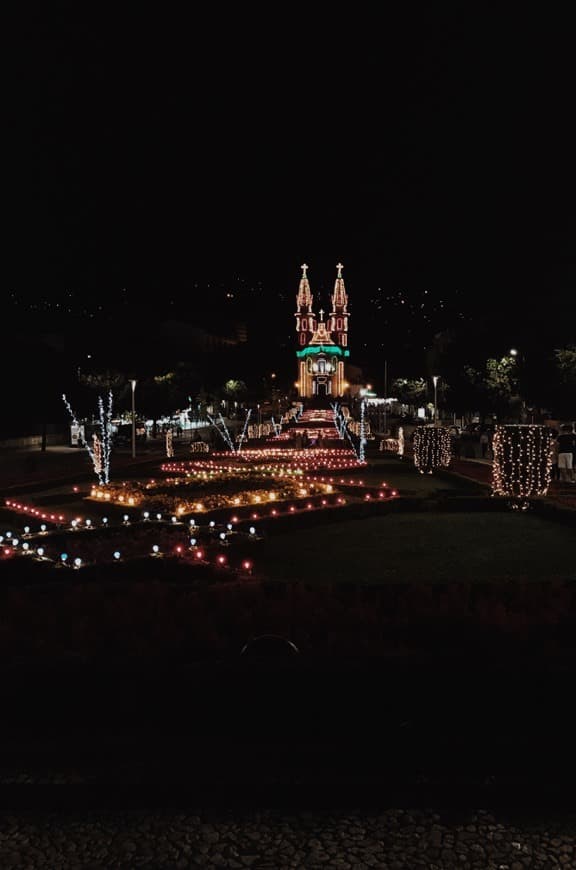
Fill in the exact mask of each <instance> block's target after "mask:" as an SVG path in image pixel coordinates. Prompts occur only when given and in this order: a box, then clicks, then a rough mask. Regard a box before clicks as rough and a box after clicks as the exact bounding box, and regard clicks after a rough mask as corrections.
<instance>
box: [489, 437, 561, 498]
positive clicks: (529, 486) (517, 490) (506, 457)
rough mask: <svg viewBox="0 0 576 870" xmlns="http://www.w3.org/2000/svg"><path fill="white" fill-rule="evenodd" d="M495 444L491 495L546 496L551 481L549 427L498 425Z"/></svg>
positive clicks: (511, 496)
mask: <svg viewBox="0 0 576 870" xmlns="http://www.w3.org/2000/svg"><path fill="white" fill-rule="evenodd" d="M492 445H493V452H494V460H493V464H492V495H504V496H508V497H509V498H513V499H527V498H529V497H530V496H539V495H546V493H547V492H548V488H549V486H550V481H551V478H552V450H551V448H552V432H551V431H550V429H549V428H548V427H547V426H537V425H527V424H516V425H508V426H496V428H495V430H494V438H493V442H492Z"/></svg>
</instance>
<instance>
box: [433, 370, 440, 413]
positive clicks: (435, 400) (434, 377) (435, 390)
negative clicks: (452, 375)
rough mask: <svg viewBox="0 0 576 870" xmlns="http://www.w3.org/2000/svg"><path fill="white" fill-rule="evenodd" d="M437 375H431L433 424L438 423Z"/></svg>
mask: <svg viewBox="0 0 576 870" xmlns="http://www.w3.org/2000/svg"><path fill="white" fill-rule="evenodd" d="M439 378H440V376H439V375H432V381H433V383H434V425H435V426H437V425H438V380H439Z"/></svg>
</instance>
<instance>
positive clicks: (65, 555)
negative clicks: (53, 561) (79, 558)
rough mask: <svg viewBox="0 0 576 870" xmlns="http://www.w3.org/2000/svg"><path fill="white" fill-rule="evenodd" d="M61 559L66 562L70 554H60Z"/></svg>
mask: <svg viewBox="0 0 576 870" xmlns="http://www.w3.org/2000/svg"><path fill="white" fill-rule="evenodd" d="M60 558H61V559H62V561H63V562H65V561H66V559H67V558H68V553H60Z"/></svg>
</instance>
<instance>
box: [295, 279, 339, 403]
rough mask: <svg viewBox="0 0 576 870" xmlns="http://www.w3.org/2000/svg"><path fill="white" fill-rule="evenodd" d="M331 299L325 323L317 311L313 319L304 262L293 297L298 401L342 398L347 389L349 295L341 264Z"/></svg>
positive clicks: (321, 312) (311, 301)
mask: <svg viewBox="0 0 576 870" xmlns="http://www.w3.org/2000/svg"><path fill="white" fill-rule="evenodd" d="M336 268H337V269H338V274H337V276H336V282H335V284H334V292H333V293H332V296H331V303H332V305H331V311H330V314H329V315H328V319H327V320H326V321H325V320H324V311H323V309H320V311H319V312H318V313H319V317H318V318H317V317H316V314H315V313H314V308H313V295H312V291H311V289H310V283H309V281H308V275H307V270H308V266H307V265H306V263H304V264H303V266H302V277H301V279H300V287H299V289H298V295H297V297H296V309H297V310H296V333H297V337H298V349H297V350H296V357H297V360H298V380H297V382H296V388H297V390H298V397H299V398H300V399H312V400H314V399H328V398H331V399H333V400H334V399H336V398H342V397H343V396H344V395H345V392H346V390H347V388H348V381H347V379H346V369H345V361H346V360H347V358H348V357H349V356H350V350H349V347H348V319H349V316H350V315H349V313H348V295H347V293H346V288H345V286H344V278H343V277H342V269H343V268H344V266H343V265H342V263H338V265H337V267H336Z"/></svg>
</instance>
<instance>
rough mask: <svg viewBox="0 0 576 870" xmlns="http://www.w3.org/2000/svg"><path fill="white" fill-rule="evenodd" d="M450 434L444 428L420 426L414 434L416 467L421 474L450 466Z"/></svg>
mask: <svg viewBox="0 0 576 870" xmlns="http://www.w3.org/2000/svg"><path fill="white" fill-rule="evenodd" d="M450 459H451V450H450V433H449V432H448V429H445V428H444V427H443V426H418V427H417V429H416V431H415V433H414V465H415V466H416V468H417V469H418V471H419V472H420V473H421V474H424V473H425V472H427V473H428V474H432V472H433V471H434V470H435V469H437V468H447V467H448V465H450Z"/></svg>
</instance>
